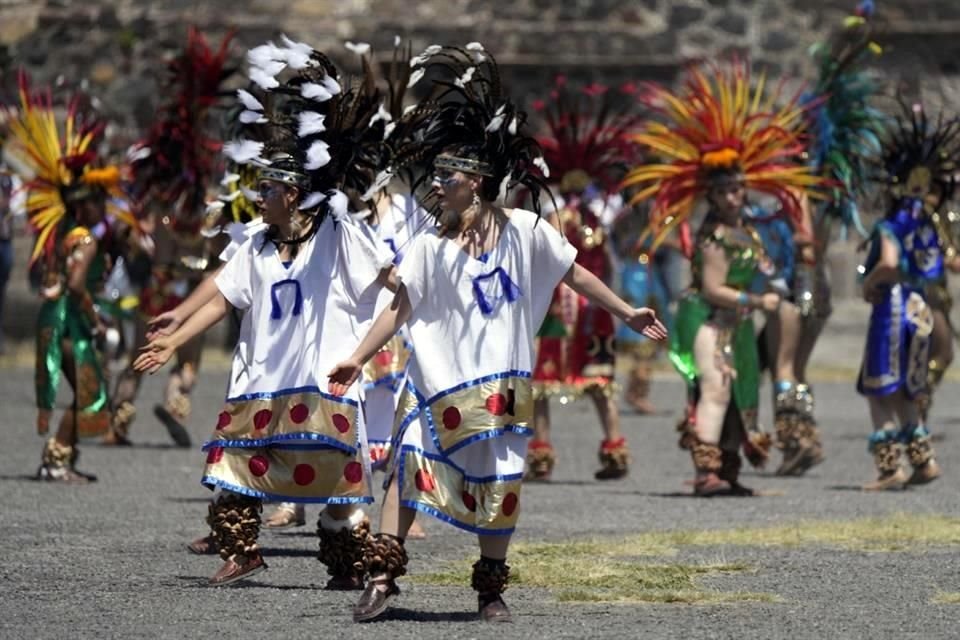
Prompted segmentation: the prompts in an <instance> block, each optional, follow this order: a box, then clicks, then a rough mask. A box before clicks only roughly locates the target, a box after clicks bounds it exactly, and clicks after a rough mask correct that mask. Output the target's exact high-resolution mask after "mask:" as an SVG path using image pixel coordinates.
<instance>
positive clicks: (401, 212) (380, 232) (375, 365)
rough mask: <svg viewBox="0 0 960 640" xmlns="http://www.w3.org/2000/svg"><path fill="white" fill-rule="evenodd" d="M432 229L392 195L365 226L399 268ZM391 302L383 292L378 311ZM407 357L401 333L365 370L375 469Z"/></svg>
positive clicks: (420, 213)
mask: <svg viewBox="0 0 960 640" xmlns="http://www.w3.org/2000/svg"><path fill="white" fill-rule="evenodd" d="M433 226H434V225H433V220H432V218H431V217H430V216H429V214H427V212H426V211H424V209H423V208H422V207H420V206H419V205H418V204H417V202H416V200H414V199H413V198H412V197H410V196H404V195H402V194H393V195H391V196H390V206H389V207H387V208H386V211H385V212H384V213H383V214H382V215H381V217H380V222H379V223H378V224H376V225H372V224H369V225H366V228H367V229H369V231H370V235H371V238H372V239H373V241H374V242H375V243H376V244H378V245H379V246H382V247H386V248H387V249H388V250H389V251H390V252H391V253H392V254H393V263H394V264H397V265H399V264H400V263H401V261H402V260H403V255H404V253H405V252H406V251H407V250H408V249H409V248H410V244H411V242H412V241H413V238H414V237H416V235H417V234H419V233H421V232H422V231H425V230H427V229H430V228H432V227H433ZM392 300H393V293H391V292H390V291H388V290H386V289H384V290H382V291H381V294H380V300H378V304H377V308H378V309H382V308H384V307H386V306H387V305H388V304H389V303H390V302H391V301H392ZM410 353H411V350H410V341H409V337H408V336H407V333H406V331H405V330H402V331H400V333H398V334H397V335H396V336H395V337H394V338H393V339H392V340H391V341H390V342H389V343H388V344H387V345H386V346H384V347H383V349H381V350H380V352H378V353H377V354H376V356H374V358H373V359H372V360H371V361H370V362H368V363H367V366H366V367H364V372H363V373H364V393H363V406H364V414H365V416H366V426H367V441H368V443H369V445H370V462H371V464H372V465H373V468H374V469H379V468H381V467H383V466H385V465H386V463H387V462H388V461H389V457H390V450H391V447H390V444H391V438H392V435H393V418H394V413H395V412H396V408H397V403H398V402H399V400H400V395H401V393H402V391H403V385H404V380H405V378H406V373H407V363H408V362H409V358H410Z"/></svg>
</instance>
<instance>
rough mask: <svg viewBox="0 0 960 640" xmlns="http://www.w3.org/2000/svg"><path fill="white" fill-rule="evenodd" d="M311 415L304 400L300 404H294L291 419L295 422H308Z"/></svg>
mask: <svg viewBox="0 0 960 640" xmlns="http://www.w3.org/2000/svg"><path fill="white" fill-rule="evenodd" d="M309 417H310V409H309V408H308V407H307V405H305V404H303V403H302V402H301V403H300V404H298V405H294V406H293V407H292V408H291V409H290V420H291V421H292V422H293V424H301V423H303V422H306V420H307V418H309Z"/></svg>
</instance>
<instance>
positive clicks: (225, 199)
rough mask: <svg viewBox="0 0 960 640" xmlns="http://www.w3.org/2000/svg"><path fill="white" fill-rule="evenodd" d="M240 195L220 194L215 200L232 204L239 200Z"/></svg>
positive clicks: (233, 193) (235, 193)
mask: <svg viewBox="0 0 960 640" xmlns="http://www.w3.org/2000/svg"><path fill="white" fill-rule="evenodd" d="M241 195H242V194H241V193H240V192H239V191H232V192H230V193H221V194H220V195H219V196H217V199H218V200H220V201H221V202H233V201H234V200H236V199H237V198H239V197H240V196H241Z"/></svg>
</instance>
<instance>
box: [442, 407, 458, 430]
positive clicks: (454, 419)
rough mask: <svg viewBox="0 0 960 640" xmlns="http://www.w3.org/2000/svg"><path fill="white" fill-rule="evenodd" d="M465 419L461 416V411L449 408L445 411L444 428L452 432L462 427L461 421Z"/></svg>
mask: <svg viewBox="0 0 960 640" xmlns="http://www.w3.org/2000/svg"><path fill="white" fill-rule="evenodd" d="M462 419H463V418H462V417H461V416H460V409H457V408H456V407H447V408H446V409H444V410H443V426H445V427H446V428H447V429H450V430H451V431H452V430H453V429H456V428H457V427H459V426H460V421H461V420H462Z"/></svg>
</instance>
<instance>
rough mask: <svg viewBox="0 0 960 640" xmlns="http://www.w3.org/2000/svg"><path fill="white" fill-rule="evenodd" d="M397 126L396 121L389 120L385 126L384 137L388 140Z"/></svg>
mask: <svg viewBox="0 0 960 640" xmlns="http://www.w3.org/2000/svg"><path fill="white" fill-rule="evenodd" d="M396 128H397V123H396V122H388V123H387V126H385V127H384V128H383V139H384V140H386V139H387V138H389V137H390V134H391V133H393V130H394V129H396Z"/></svg>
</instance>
